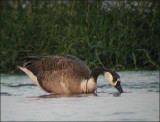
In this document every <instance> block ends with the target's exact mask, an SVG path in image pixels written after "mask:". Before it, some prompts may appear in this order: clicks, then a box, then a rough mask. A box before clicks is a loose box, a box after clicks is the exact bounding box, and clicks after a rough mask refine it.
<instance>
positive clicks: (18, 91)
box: [1, 71, 159, 121]
mask: <svg viewBox="0 0 160 122" xmlns="http://www.w3.org/2000/svg"><path fill="white" fill-rule="evenodd" d="M119 74H120V76H121V81H122V87H123V89H124V91H127V92H129V93H123V94H119V93H118V92H117V90H116V89H115V88H113V87H112V86H110V85H109V83H108V82H106V81H105V79H104V78H103V77H102V76H100V77H99V78H98V89H97V93H96V94H80V95H62V96H59V95H49V94H47V93H45V92H44V91H42V90H41V89H40V88H38V87H37V86H35V85H34V84H33V83H32V82H31V80H30V79H29V78H28V76H26V75H8V74H2V75H1V120H2V121H56V120H57V121H58V120H68V121H69V120H78V121H83V120H88V121H89V120H95V121H100V120H108V121H114V120H116V121H117V120H120V121H131V120H133V121H141V120H142V121H158V120H159V71H138V72H119Z"/></svg>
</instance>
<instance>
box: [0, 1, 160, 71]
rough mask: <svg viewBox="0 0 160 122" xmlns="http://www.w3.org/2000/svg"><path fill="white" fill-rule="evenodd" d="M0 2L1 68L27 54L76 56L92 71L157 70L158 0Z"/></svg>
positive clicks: (12, 65) (159, 53) (159, 40)
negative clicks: (110, 3) (148, 0)
mask: <svg viewBox="0 0 160 122" xmlns="http://www.w3.org/2000/svg"><path fill="white" fill-rule="evenodd" d="M134 2H136V1H134ZM137 4H138V5H137ZM0 5H1V6H0V9H1V10H0V14H1V20H0V27H1V29H0V30H1V42H0V44H1V53H0V60H1V66H0V69H1V72H7V73H12V72H16V71H17V70H16V67H15V66H16V64H17V62H19V61H21V60H22V59H23V58H25V57H27V56H42V55H54V54H69V55H74V56H77V57H79V58H80V59H82V60H83V61H85V62H86V63H87V64H88V66H89V67H90V68H91V69H93V68H95V67H98V66H103V67H107V68H110V69H113V70H141V69H143V70H157V69H159V66H160V36H159V34H160V4H159V2H158V0H153V1H150V2H147V1H142V2H136V3H133V2H123V1H121V2H120V1H117V4H116V5H113V4H112V5H110V6H109V5H108V3H107V1H100V0H99V1H87V0H82V1H81V0H80V1H72V0H71V1H36V0H35V1H27V0H14V1H10V0H4V1H0Z"/></svg>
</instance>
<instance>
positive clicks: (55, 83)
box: [19, 55, 119, 94]
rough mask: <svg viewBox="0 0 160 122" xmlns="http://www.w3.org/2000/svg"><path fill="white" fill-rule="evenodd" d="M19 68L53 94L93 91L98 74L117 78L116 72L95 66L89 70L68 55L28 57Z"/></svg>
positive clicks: (82, 63)
mask: <svg viewBox="0 0 160 122" xmlns="http://www.w3.org/2000/svg"><path fill="white" fill-rule="evenodd" d="M19 68H20V69H21V70H22V71H24V72H25V73H26V74H27V75H28V76H29V77H30V78H31V79H32V80H33V81H34V83H35V84H36V85H38V86H39V87H40V88H42V89H43V90H45V91H46V92H48V93H54V94H79V93H91V92H94V91H95V90H96V83H97V77H98V75H99V74H103V75H104V76H107V77H108V76H110V74H111V78H112V76H114V77H116V78H117V79H118V78H119V75H118V74H117V73H116V72H113V71H111V70H108V69H106V68H96V69H95V70H93V71H92V72H91V71H90V69H89V68H88V66H87V65H86V64H85V63H84V62H83V61H81V60H80V59H78V58H76V57H74V56H69V55H55V56H50V57H33V58H28V61H27V62H26V63H24V65H23V67H20V66H19ZM105 72H109V75H107V73H106V75H105V74H104V73H105ZM113 79H114V78H112V80H113ZM111 82H112V81H111ZM115 82H116V80H113V83H115Z"/></svg>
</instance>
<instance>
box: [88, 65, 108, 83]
mask: <svg viewBox="0 0 160 122" xmlns="http://www.w3.org/2000/svg"><path fill="white" fill-rule="evenodd" d="M106 71H108V69H106V68H102V67H99V68H95V69H94V70H93V71H92V73H91V75H90V78H94V80H95V82H97V77H98V75H100V74H102V75H103V74H104V72H106Z"/></svg>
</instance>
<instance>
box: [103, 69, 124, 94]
mask: <svg viewBox="0 0 160 122" xmlns="http://www.w3.org/2000/svg"><path fill="white" fill-rule="evenodd" d="M103 75H104V77H105V79H106V80H107V81H108V82H109V83H110V84H111V85H112V86H113V87H115V88H116V89H117V90H118V91H119V92H120V93H123V89H122V87H121V80H120V76H119V75H118V74H117V73H116V72H114V71H112V70H107V71H104V74H103Z"/></svg>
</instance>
